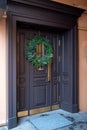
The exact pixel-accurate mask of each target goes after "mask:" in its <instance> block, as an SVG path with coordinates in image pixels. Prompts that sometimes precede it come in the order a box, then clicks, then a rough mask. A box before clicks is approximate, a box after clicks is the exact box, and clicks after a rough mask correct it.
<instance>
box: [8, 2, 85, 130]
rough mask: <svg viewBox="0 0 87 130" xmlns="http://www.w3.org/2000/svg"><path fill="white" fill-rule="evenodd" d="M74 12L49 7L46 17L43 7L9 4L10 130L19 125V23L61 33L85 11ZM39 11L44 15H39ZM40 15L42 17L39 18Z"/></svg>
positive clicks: (73, 23)
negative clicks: (17, 40)
mask: <svg viewBox="0 0 87 130" xmlns="http://www.w3.org/2000/svg"><path fill="white" fill-rule="evenodd" d="M46 3H47V7H48V5H49V4H48V2H46ZM38 4H39V3H38ZM62 6H63V8H65V5H62V4H61V6H60V8H62ZM15 8H16V9H17V10H16V9H15ZM70 8H71V7H70ZM70 8H69V9H70ZM23 9H24V10H23ZM73 10H74V14H73V11H71V14H67V13H68V12H69V11H68V12H66V10H64V11H63V12H62V10H54V8H50V7H48V13H49V15H48V16H49V17H48V16H47V15H44V14H47V9H44V8H43V7H42V8H41V7H39V6H38V7H37V6H35V5H33V6H31V8H30V6H29V8H28V6H26V5H25V6H23V5H22V4H19V3H18V4H17V3H15V2H14V3H12V2H11V3H10V2H9V3H8V11H7V14H8V18H7V40H8V128H9V129H11V128H13V127H15V126H16V125H17V104H16V31H17V30H16V29H17V22H18V21H19V22H26V23H32V24H39V25H44V26H49V27H51V28H52V29H53V28H55V30H56V29H58V28H59V30H60V31H63V30H66V29H70V28H71V27H72V26H74V25H75V24H76V23H77V18H78V17H79V16H80V15H81V13H82V12H83V10H81V9H78V8H74V7H73ZM76 10H77V11H76ZM38 11H39V12H40V13H41V12H42V13H41V14H38ZM31 12H33V13H31ZM77 12H78V13H77ZM65 14H66V15H65ZM39 15H40V16H41V17H39ZM63 18H64V20H63ZM59 19H60V20H59ZM62 21H64V24H63V23H62ZM65 21H69V22H65ZM72 21H73V22H72ZM67 23H68V24H67ZM75 36H77V35H76V33H75ZM72 40H73V38H72ZM76 59H77V58H75V62H76ZM76 63H77V62H76ZM76 66H77V64H76ZM74 73H75V74H76V76H77V71H76V70H75V71H74ZM75 74H74V75H75ZM76 85H77V82H75V86H76Z"/></svg>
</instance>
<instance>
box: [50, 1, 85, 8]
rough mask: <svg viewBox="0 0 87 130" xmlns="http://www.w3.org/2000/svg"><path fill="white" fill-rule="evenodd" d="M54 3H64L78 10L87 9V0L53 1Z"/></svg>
mask: <svg viewBox="0 0 87 130" xmlns="http://www.w3.org/2000/svg"><path fill="white" fill-rule="evenodd" d="M52 1H55V2H60V3H64V4H67V5H71V6H75V7H78V8H83V9H87V0H52Z"/></svg>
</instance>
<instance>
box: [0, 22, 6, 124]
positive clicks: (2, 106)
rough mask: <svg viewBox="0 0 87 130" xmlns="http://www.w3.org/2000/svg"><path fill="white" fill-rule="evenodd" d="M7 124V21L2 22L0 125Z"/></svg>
mask: <svg viewBox="0 0 87 130" xmlns="http://www.w3.org/2000/svg"><path fill="white" fill-rule="evenodd" d="M5 123H6V20H5V19H1V20H0V125H4V124H5Z"/></svg>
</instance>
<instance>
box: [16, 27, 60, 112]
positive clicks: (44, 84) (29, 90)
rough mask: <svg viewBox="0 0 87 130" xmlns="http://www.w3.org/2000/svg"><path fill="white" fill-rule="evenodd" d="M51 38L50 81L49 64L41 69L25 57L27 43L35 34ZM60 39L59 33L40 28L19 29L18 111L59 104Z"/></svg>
mask: <svg viewBox="0 0 87 130" xmlns="http://www.w3.org/2000/svg"><path fill="white" fill-rule="evenodd" d="M36 34H38V35H40V36H42V37H45V38H47V39H49V41H50V43H51V44H52V47H53V52H54V54H53V55H54V56H53V62H52V64H51V80H50V81H48V65H46V66H45V67H43V68H42V69H41V70H38V69H36V68H35V67H34V66H32V65H31V64H30V63H29V62H28V61H27V60H26V58H25V49H26V43H27V41H28V40H29V39H32V38H33V37H34V35H36ZM59 39H60V36H59V35H58V34H57V33H53V32H52V33H51V32H49V31H43V29H42V30H38V29H31V28H30V29H25V28H18V30H17V106H18V111H24V110H31V109H37V108H41V107H42V108H43V107H47V106H52V105H56V104H59V94H60V92H59V90H60V89H59V86H60V84H59V80H58V78H59V75H60V70H59V69H60V68H59V67H60V63H59V44H58V42H59Z"/></svg>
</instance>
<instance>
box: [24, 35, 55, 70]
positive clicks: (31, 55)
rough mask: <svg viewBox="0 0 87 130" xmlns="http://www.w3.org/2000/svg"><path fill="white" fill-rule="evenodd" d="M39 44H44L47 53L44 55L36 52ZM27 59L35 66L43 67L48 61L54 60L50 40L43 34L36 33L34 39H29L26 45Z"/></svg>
mask: <svg viewBox="0 0 87 130" xmlns="http://www.w3.org/2000/svg"><path fill="white" fill-rule="evenodd" d="M39 44H43V45H44V49H45V52H46V53H45V54H44V56H39V55H38V54H37V52H36V47H37V45H39ZM25 55H26V59H27V60H28V61H29V62H30V63H31V64H32V65H33V66H35V67H37V68H39V67H43V66H45V65H47V64H48V63H50V62H52V58H53V49H52V47H51V44H50V42H49V40H47V39H46V38H43V37H41V36H38V35H36V36H35V37H34V38H33V39H31V40H29V41H28V42H27V45H26V52H25Z"/></svg>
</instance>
